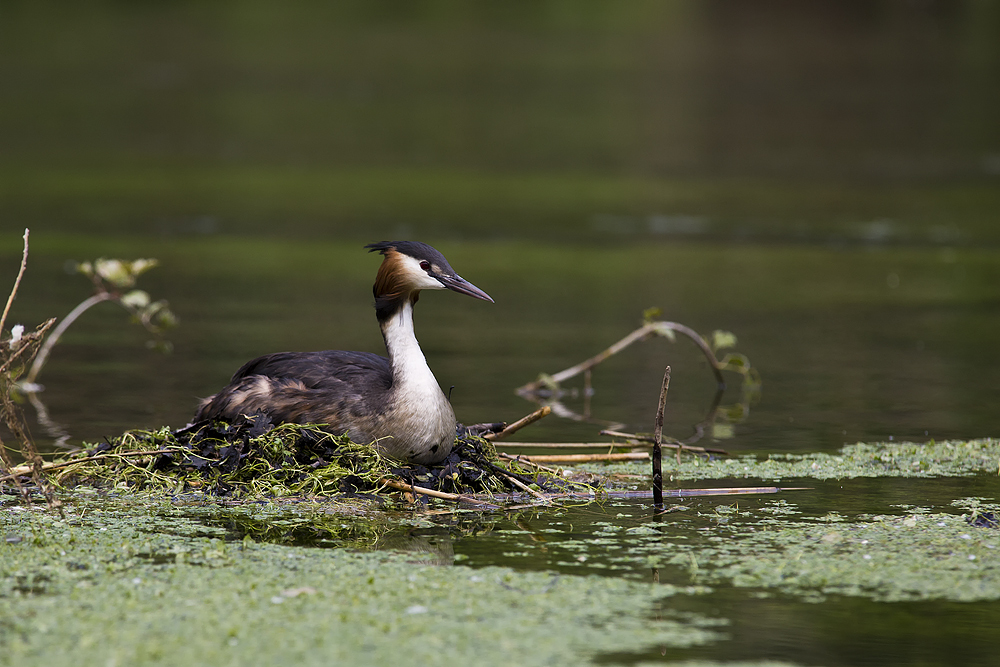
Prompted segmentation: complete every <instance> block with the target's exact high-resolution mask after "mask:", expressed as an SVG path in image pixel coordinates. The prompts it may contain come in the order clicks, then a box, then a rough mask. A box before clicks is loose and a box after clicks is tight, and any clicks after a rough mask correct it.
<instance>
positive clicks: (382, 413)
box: [195, 241, 493, 463]
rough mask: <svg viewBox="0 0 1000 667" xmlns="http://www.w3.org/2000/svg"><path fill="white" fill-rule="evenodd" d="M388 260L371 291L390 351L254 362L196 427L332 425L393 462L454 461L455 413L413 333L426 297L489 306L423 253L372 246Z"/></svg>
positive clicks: (418, 247) (209, 405) (432, 254)
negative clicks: (468, 299)
mask: <svg viewBox="0 0 1000 667" xmlns="http://www.w3.org/2000/svg"><path fill="white" fill-rule="evenodd" d="M365 247H366V248H369V250H370V251H371V252H380V253H382V255H383V256H384V259H383V260H382V265H381V266H380V267H379V270H378V274H377V276H376V278H375V285H374V287H373V288H372V291H373V293H374V295H375V315H376V317H377V319H378V323H379V326H380V328H381V329H382V337H383V338H384V339H385V346H386V351H387V352H388V354H389V356H388V358H387V357H382V356H379V355H377V354H372V353H370V352H343V351H335V350H327V351H324V352H279V353H277V354H269V355H266V356H263V357H259V358H257V359H254V360H252V361H250V362H248V363H246V364H245V365H244V366H243V367H242V368H240V369H239V370H238V371H236V374H235V375H233V377H232V379H231V380H230V382H229V385H228V386H226V387H225V388H224V389H223V390H222V391H220V392H219V393H218V394H216V395H215V396H211V397H209V398H207V399H205V400H204V401H203V402H202V404H201V406H200V408H199V410H198V413H197V415H196V416H195V420H196V421H199V420H205V419H223V420H233V419H236V418H237V417H239V416H240V415H251V414H257V413H263V414H266V415H268V417H270V418H271V419H272V420H273V421H274V422H294V423H299V424H305V423H316V424H327V425H328V426H329V430H330V431H331V432H332V433H335V434H338V435H339V434H341V433H346V434H347V435H349V436H350V438H351V439H352V440H354V441H355V442H362V443H368V442H377V445H378V447H379V448H380V449H381V450H382V451H383V452H384V453H385V454H386V455H387V456H390V457H392V458H395V459H398V460H402V461H411V462H414V463H436V462H438V461H441V460H442V459H444V458H445V457H447V456H448V454H449V453H450V452H451V447H452V443H453V441H454V437H455V413H454V412H453V411H452V409H451V404H450V403H449V401H448V399H447V397H446V396H445V395H444V393H443V392H442V391H441V387H440V386H439V385H438V383H437V380H436V379H435V377H434V374H433V373H432V372H431V370H430V368H429V367H428V366H427V361H426V359H425V358H424V355H423V352H421V350H420V345H419V344H418V343H417V338H416V335H415V334H414V329H413V306H414V304H416V302H417V299H418V297H419V294H420V291H421V290H425V289H450V290H453V291H455V292H459V293H460V294H467V295H469V296H472V297H475V298H477V299H483V300H484V301H490V302H491V303H492V301H493V299H491V298H490V297H489V295H488V294H486V292H483V291H482V290H480V289H479V288H478V287H476V286H475V285H472V284H471V283H469V282H467V281H466V280H464V279H463V278H461V277H460V276H458V275H457V274H456V273H455V271H454V269H452V268H451V265H449V264H448V260H446V259H445V258H444V255H442V254H441V253H439V252H438V251H437V250H435V249H434V248H432V247H431V246H429V245H427V244H425V243H418V242H415V241H390V242H382V243H372V244H370V245H368V246H365Z"/></svg>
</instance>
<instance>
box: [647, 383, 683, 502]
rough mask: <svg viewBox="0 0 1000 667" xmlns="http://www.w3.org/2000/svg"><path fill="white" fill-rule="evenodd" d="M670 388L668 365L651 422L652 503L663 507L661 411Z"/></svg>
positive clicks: (679, 454)
mask: <svg viewBox="0 0 1000 667" xmlns="http://www.w3.org/2000/svg"><path fill="white" fill-rule="evenodd" d="M669 389H670V366H667V367H666V369H664V371H663V386H662V387H661V388H660V402H659V404H658V405H657V406H656V421H654V422H653V457H652V458H653V505H654V506H655V507H656V509H658V510H660V509H663V467H662V465H661V458H660V453H661V450H660V440H662V439H663V411H664V410H665V409H666V407H667V391H668V390H669ZM680 462H681V450H680V448H679V447H678V448H677V463H678V464H680Z"/></svg>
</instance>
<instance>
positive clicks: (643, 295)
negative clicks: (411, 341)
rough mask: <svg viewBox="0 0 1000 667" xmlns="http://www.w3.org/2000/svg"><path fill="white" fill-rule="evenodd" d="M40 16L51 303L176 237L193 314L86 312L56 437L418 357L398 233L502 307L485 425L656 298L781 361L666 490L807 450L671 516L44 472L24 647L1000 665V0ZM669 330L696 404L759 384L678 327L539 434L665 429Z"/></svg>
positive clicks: (14, 68)
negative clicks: (134, 320) (173, 320)
mask: <svg viewBox="0 0 1000 667" xmlns="http://www.w3.org/2000/svg"><path fill="white" fill-rule="evenodd" d="M0 14H2V17H0V88H2V89H3V90H4V91H5V92H4V95H3V96H0V127H2V128H4V129H3V131H2V132H0V280H2V281H4V282H5V283H7V282H12V281H13V278H14V276H15V275H16V271H17V265H18V262H19V260H20V256H21V234H22V233H23V229H24V228H25V227H30V228H31V252H30V257H29V262H28V270H27V273H26V275H25V278H24V281H23V283H22V284H21V287H20V291H19V296H18V299H17V300H16V301H15V302H14V304H13V307H12V310H11V315H10V319H9V320H8V324H11V323H23V324H25V325H27V326H33V325H35V324H37V323H38V322H40V321H42V320H44V319H46V318H48V317H63V316H65V315H66V314H67V313H68V312H69V311H70V310H71V309H72V308H73V307H74V306H75V305H76V304H77V303H79V302H80V301H81V300H83V299H84V298H86V297H87V296H88V295H89V294H90V292H89V284H88V283H87V281H86V280H85V279H83V278H81V277H80V276H77V275H72V274H71V273H70V272H68V271H67V267H68V265H69V264H70V263H72V262H74V261H81V260H90V259H95V258H97V257H102V256H103V257H121V258H126V259H129V258H138V257H155V258H156V259H158V260H159V262H160V264H159V266H158V267H157V268H155V269H153V270H152V271H150V272H149V273H148V274H145V275H143V276H142V277H141V279H140V281H139V287H140V288H142V289H145V290H147V291H148V292H149V293H150V294H151V295H152V296H153V298H163V299H167V300H169V302H170V307H171V309H172V310H173V311H174V312H175V313H176V315H177V316H178V318H179V320H180V326H179V327H178V328H176V329H174V330H171V331H169V332H167V333H166V335H165V338H166V339H168V340H169V342H170V344H171V346H172V352H171V353H170V354H169V355H163V354H160V353H158V352H154V351H152V350H149V349H147V347H146V343H147V340H148V339H149V338H150V336H149V335H148V334H147V333H146V332H145V331H144V330H142V329H141V328H139V327H136V326H133V325H130V324H129V323H128V318H127V315H126V314H125V313H124V312H123V311H121V310H120V309H118V308H117V306H114V305H112V304H102V305H100V306H98V307H96V308H94V309H93V310H91V311H89V312H88V313H86V314H85V315H84V316H83V317H82V318H81V319H80V320H79V321H77V322H76V323H75V324H74V325H73V326H72V327H71V329H70V330H69V332H68V333H67V334H66V336H65V338H64V339H63V341H62V342H61V343H60V344H59V345H58V346H57V347H56V348H55V349H54V351H53V354H52V356H51V358H50V360H49V363H48V364H47V366H46V367H45V369H44V371H43V372H42V374H41V376H40V377H39V378H38V380H39V381H40V382H41V383H42V384H43V385H44V386H45V390H44V392H42V393H41V394H40V395H39V398H40V399H41V400H42V401H43V403H44V404H43V407H44V410H45V415H47V419H40V418H39V414H38V412H37V411H36V408H35V407H33V406H30V405H25V406H24V409H25V414H26V417H27V420H28V423H29V425H30V429H31V433H32V436H33V437H34V439H35V441H36V442H37V443H38V445H39V446H40V447H41V448H42V449H43V450H46V451H55V450H58V449H59V448H60V447H61V446H62V445H63V444H68V445H69V446H75V445H79V444H80V443H81V442H91V443H96V442H100V441H102V440H103V439H104V438H106V437H114V436H117V435H119V434H121V433H122V432H123V431H125V430H128V429H133V428H147V429H155V428H160V427H162V426H165V425H168V426H172V427H180V426H183V425H184V424H185V423H186V422H187V420H188V419H190V417H191V416H192V414H193V412H194V408H195V406H196V405H197V402H198V400H199V399H200V398H201V397H204V396H207V395H209V394H211V393H213V392H215V391H216V390H218V389H219V388H220V387H221V386H222V385H223V384H224V383H225V382H226V380H227V379H228V377H229V376H230V375H231V374H232V373H233V371H234V370H235V369H237V368H238V367H239V366H240V365H242V364H243V363H244V362H245V361H247V360H248V359H250V358H253V357H255V356H258V355H260V354H264V353H268V352H274V351H279V350H312V349H327V348H338V349H354V350H370V351H376V352H380V351H381V349H382V348H381V346H382V341H381V337H380V335H379V331H378V328H377V325H376V322H375V318H374V313H373V312H372V307H371V285H372V281H373V278H374V274H375V270H376V268H377V266H378V258H377V257H374V256H371V255H369V254H368V253H367V252H365V250H364V249H363V247H362V246H363V245H364V244H365V243H369V242H373V241H380V240H389V239H396V238H407V239H418V240H423V241H426V242H429V243H432V244H434V245H435V246H436V247H437V248H438V249H439V250H441V251H442V252H443V253H444V254H445V255H446V256H447V257H448V259H449V260H450V262H451V264H452V265H453V266H454V267H455V268H456V270H457V271H458V272H459V273H460V274H461V275H463V277H465V278H467V279H468V280H470V281H472V282H473V283H475V284H476V285H477V286H479V287H481V288H482V289H484V290H485V291H487V292H488V293H489V294H490V295H491V296H492V297H493V298H494V299H495V301H496V303H495V304H488V303H484V302H479V301H473V300H471V299H466V298H464V297H461V296H458V295H455V294H450V293H431V294H425V295H423V296H422V298H421V300H420V303H419V305H418V308H417V313H416V322H417V332H418V335H419V338H420V341H421V345H422V347H423V349H424V352H425V354H426V356H427V359H428V362H429V364H430V366H431V367H432V369H433V370H434V372H435V374H436V376H437V378H438V380H439V382H440V383H441V385H442V386H443V387H444V388H445V389H446V390H447V389H448V388H449V387H452V386H453V387H454V389H453V390H452V393H451V398H452V402H453V404H454V407H455V411H456V413H457V415H458V418H459V419H460V420H461V421H464V422H466V423H474V422H481V421H498V420H505V421H512V420H514V419H516V418H519V417H521V416H522V415H524V414H526V413H527V412H529V411H531V410H532V409H534V408H535V407H536V405H535V404H534V403H532V402H530V401H528V400H526V399H524V398H522V397H520V396H518V395H516V394H515V391H514V390H515V389H516V388H517V387H519V386H521V385H523V384H525V383H527V382H529V381H532V380H534V379H536V378H537V377H538V376H539V374H540V373H553V372H556V371H559V370H561V369H563V368H566V367H569V366H571V365H573V364H576V363H577V362H579V361H581V360H583V359H585V358H587V357H589V356H591V355H592V354H595V353H597V352H598V351H600V350H602V349H604V348H605V347H607V346H608V345H610V344H611V343H613V342H615V341H617V340H619V339H620V338H621V337H623V336H625V335H626V334H628V333H629V332H631V331H632V330H633V329H635V328H636V327H638V326H639V325H640V324H641V323H642V319H643V312H644V311H646V310H647V309H649V308H651V307H656V308H659V309H660V312H661V315H660V316H658V317H662V319H666V320H671V321H676V322H680V323H683V324H686V325H688V326H691V327H693V328H694V329H696V330H697V331H699V332H701V333H703V334H710V333H711V332H712V331H714V330H717V329H720V330H725V331H730V332H733V333H734V334H735V335H736V337H737V340H738V342H737V344H736V347H735V350H736V351H738V352H740V353H742V354H745V355H746V356H747V358H748V359H749V360H750V361H751V363H752V364H753V366H754V368H755V369H757V371H758V372H759V374H760V378H761V381H762V385H761V388H760V392H759V394H754V395H753V396H750V397H746V396H744V395H743V393H742V391H741V383H740V378H739V376H738V375H734V374H730V375H727V387H726V390H725V393H724V395H723V396H722V398H721V404H722V405H723V406H727V407H728V408H731V409H729V410H727V412H726V414H727V415H728V417H729V418H728V419H727V420H722V419H718V420H716V427H715V428H714V429H713V428H710V429H708V431H707V435H706V437H705V438H704V439H702V440H701V441H700V442H699V443H698V444H701V445H705V446H710V447H720V448H724V449H726V450H728V451H729V453H730V454H731V456H730V457H728V458H725V457H721V458H715V459H712V460H705V459H697V460H696V459H693V458H685V460H684V461H683V462H682V464H680V466H677V465H676V464H675V463H674V461H673V459H672V457H666V458H665V476H664V479H665V484H666V486H667V488H668V489H671V490H674V489H678V488H692V487H711V486H771V485H778V486H783V487H806V488H804V489H802V490H796V491H783V492H781V493H778V494H771V495H767V494H759V495H749V496H738V497H726V498H719V497H713V498H709V497H702V498H683V499H677V500H670V501H669V509H670V511H669V512H668V513H666V514H664V515H661V516H655V515H654V513H653V510H652V507H651V506H650V503H649V502H648V501H643V500H625V499H619V500H611V499H600V500H599V501H598V502H592V503H578V504H571V503H570V504H565V505H559V506H553V507H528V508H522V509H520V510H516V511H512V512H506V513H504V512H498V513H482V512H471V511H466V510H461V509H456V508H454V507H452V506H450V505H448V504H439V503H436V502H434V503H432V504H429V505H426V506H424V505H419V506H418V507H417V508H407V507H402V506H398V505H390V506H388V507H385V508H381V509H379V508H374V507H372V506H371V505H368V504H364V503H360V504H359V503H354V502H346V501H323V502H314V501H311V500H308V501H307V500H299V501H289V500H282V501H270V500H261V501H260V502H253V503H247V504H240V505H229V504H225V503H220V502H217V501H216V500H214V499H210V498H209V499H206V498H203V497H200V496H197V495H194V496H182V497H172V498H163V497H148V498H147V497H135V496H134V494H131V493H128V492H127V491H124V490H118V491H115V492H111V493H92V492H88V491H86V490H84V491H80V492H76V493H66V494H65V495H64V496H63V497H62V501H63V507H62V508H61V510H47V509H44V508H43V507H41V506H34V507H23V506H21V505H19V503H18V502H17V500H16V498H15V497H13V496H4V497H3V498H2V499H0V536H2V537H3V542H2V543H0V664H19V665H26V664H46V665H59V664H74V665H75V664H109V665H112V664H119V665H125V664H129V665H133V664H134V665H143V664H149V665H153V664H168V663H169V664H176V663H179V662H187V663H191V664H274V663H277V662H282V663H288V664H317V665H319V664H323V665H327V664H372V665H382V664H398V663H400V662H404V661H405V662H424V663H435V664H437V663H457V662H459V661H461V662H464V663H467V664H477V665H479V664H482V665H493V664H496V665H506V664H518V665H536V664H537V665H563V664H565V665H577V664H587V663H592V664H628V665H647V664H648V665H652V664H689V665H695V664H698V665H701V664H729V665H737V664H754V665H765V664H782V665H792V664H795V665H845V666H846V665H886V664H898V665H951V664H963V665H993V664H996V662H997V660H996V641H995V639H994V635H995V629H996V627H997V625H998V622H1000V618H998V616H1000V566H998V564H1000V558H998V555H997V550H1000V531H998V530H997V529H996V528H990V527H988V526H989V522H988V521H986V522H985V523H981V524H980V525H974V524H971V523H969V521H968V520H967V519H973V518H974V517H977V516H979V517H987V516H988V515H990V513H991V512H992V513H994V514H997V513H1000V510H998V507H997V503H998V488H1000V482H998V467H1000V460H998V459H1000V455H998V448H997V444H996V441H995V440H975V439H977V438H987V439H988V438H992V437H996V436H997V435H998V429H1000V418H998V403H997V387H998V386H1000V347H998V346H997V340H998V336H997V332H998V331H1000V225H998V224H997V223H998V221H1000V187H998V184H1000V183H998V174H1000V166H998V165H1000V157H998V156H1000V134H998V127H1000V125H998V124H997V123H996V118H998V117H1000V97H998V95H997V87H996V85H995V84H994V81H996V79H997V72H1000V50H998V48H997V45H998V44H1000V34H998V28H997V26H1000V21H997V5H996V4H994V3H982V2H971V1H970V2H954V3H947V4H943V3H940V4H939V3H894V2H873V3H832V4H828V5H821V4H816V3H809V4H808V5H806V4H802V5H787V6H784V5H783V6H781V7H780V8H779V7H776V6H773V5H771V4H770V3H758V2H745V3H704V2H662V3H661V2H634V3H632V2H630V3H602V2H579V3H563V2H558V1H553V2H540V3H524V4H520V3H502V4H500V5H496V4H493V3H483V4H478V3H456V4H451V3H447V2H414V3H402V4H397V3H392V2H357V3H354V2H343V3H332V4H331V3H321V2H309V1H300V2H291V3H282V5H281V6H280V7H279V6H277V5H272V4H271V3H263V2H243V3H225V2H214V1H211V2H200V3H169V2H163V3H88V4H86V5H79V6H73V7H70V6H66V7H59V8H56V7H55V6H51V5H43V4H41V3H18V2H13V3H7V4H5V6H4V7H3V10H2V11H0ZM4 293H6V292H4ZM668 364H669V365H670V366H671V367H672V380H671V385H670V394H669V401H668V406H667V411H666V419H665V428H664V430H665V433H667V434H669V435H671V436H674V437H679V438H683V437H687V436H689V435H691V434H692V432H693V429H694V428H695V425H697V424H699V423H700V422H702V421H703V420H705V419H706V415H707V414H708V412H709V410H710V409H711V406H712V404H713V399H714V398H715V391H716V383H715V381H714V379H713V377H712V375H711V373H710V372H709V370H708V368H707V367H706V365H705V363H704V361H703V359H702V357H701V355H700V353H699V352H698V351H697V349H696V348H695V347H694V346H693V345H692V344H691V343H690V342H689V341H686V340H684V339H679V340H677V341H676V342H670V341H667V340H665V339H653V340H649V341H646V342H643V343H641V344H637V345H635V346H633V347H631V348H629V349H628V350H626V351H625V352H622V353H621V354H619V355H617V356H615V357H613V358H611V359H609V360H608V361H606V362H604V363H603V364H602V365H600V366H599V367H598V368H596V369H595V370H594V373H593V378H592V384H593V394H592V396H589V397H588V396H585V392H584V383H583V379H582V378H576V379H574V380H570V381H568V382H567V383H565V385H564V388H565V389H567V390H569V393H568V394H567V395H566V396H565V397H564V399H563V407H565V408H566V410H567V412H572V413H575V414H577V415H582V414H587V415H589V419H587V420H579V419H570V418H565V417H557V416H551V417H548V418H546V419H544V420H542V421H541V422H538V423H537V424H535V425H533V426H531V427H530V428H528V429H525V430H524V431H522V432H521V433H520V434H519V435H518V436H517V439H518V440H522V441H535V442H588V441H594V440H598V439H600V436H599V435H598V431H599V430H600V429H601V428H604V427H606V426H608V425H609V424H612V423H615V424H621V425H622V428H623V429H625V430H633V431H649V430H651V429H652V423H653V418H654V414H655V411H656V406H657V398H658V393H659V389H660V383H661V379H662V374H663V368H664V366H665V365H668ZM0 437H3V438H4V440H5V442H9V440H8V438H9V434H7V433H6V431H2V430H0ZM967 441H971V443H969V442H967ZM859 442H862V443H870V444H869V445H863V446H862V445H858V446H855V443H859ZM899 443H908V444H905V445H900V444H899ZM845 446H846V449H845ZM512 451H513V450H512ZM531 451H537V450H531ZM561 451H563V450H561ZM585 469H586V470H587V471H588V472H592V473H598V474H601V475H607V474H615V475H619V477H617V478H616V479H617V480H618V482H617V483H618V484H621V485H626V486H631V487H636V488H648V485H647V483H646V481H645V479H644V476H645V475H646V474H647V472H648V470H647V464H645V463H630V464H616V465H598V464H590V465H588V466H586V468H585Z"/></svg>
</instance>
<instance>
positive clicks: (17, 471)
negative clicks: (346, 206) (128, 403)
mask: <svg viewBox="0 0 1000 667" xmlns="http://www.w3.org/2000/svg"><path fill="white" fill-rule="evenodd" d="M177 451H180V450H178V449H150V450H146V451H141V452H120V453H109V454H94V455H93V456H84V457H81V458H78V459H73V460H72V461H58V462H50V463H43V464H42V466H41V469H42V470H43V471H45V472H49V471H50V470H58V469H59V468H68V467H69V466H74V465H76V464H78V463H89V462H90V461H100V460H101V459H114V458H126V457H130V456H152V455H154V454H170V453H173V452H177ZM32 470H33V467H32V466H29V465H19V466H14V467H12V468H10V469H8V470H7V474H6V475H4V476H2V477H0V482H4V481H7V480H9V479H14V478H15V477H20V476H22V475H27V474H28V473H30V472H31V471H32Z"/></svg>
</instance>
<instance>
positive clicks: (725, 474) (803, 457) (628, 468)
mask: <svg viewBox="0 0 1000 667" xmlns="http://www.w3.org/2000/svg"><path fill="white" fill-rule="evenodd" d="M673 461H674V460H673V459H670V458H669V457H668V458H667V459H665V461H664V471H663V475H664V479H670V480H673V481H678V480H698V479H728V478H745V479H747V478H752V479H762V480H769V481H780V480H782V479H790V478H811V479H817V480H826V479H850V478H855V477H953V476H965V475H974V474H976V473H980V472H993V473H997V472H1000V439H996V438H986V439H981V440H955V441H952V440H948V441H942V442H935V441H933V440H932V441H930V442H927V443H913V442H900V443H893V442H880V443H871V444H869V443H860V442H859V443H857V444H854V445H847V446H846V447H843V448H842V449H841V450H840V452H839V453H838V454H824V453H813V454H772V455H768V456H766V457H760V456H756V455H745V456H737V457H733V458H711V459H705V458H690V459H682V461H681V463H680V465H677V464H675V463H673ZM579 469H580V470H586V471H589V472H592V473H595V474H609V473H625V474H647V475H648V474H649V464H648V462H628V463H621V464H615V465H600V464H591V465H587V466H580V467H579Z"/></svg>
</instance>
